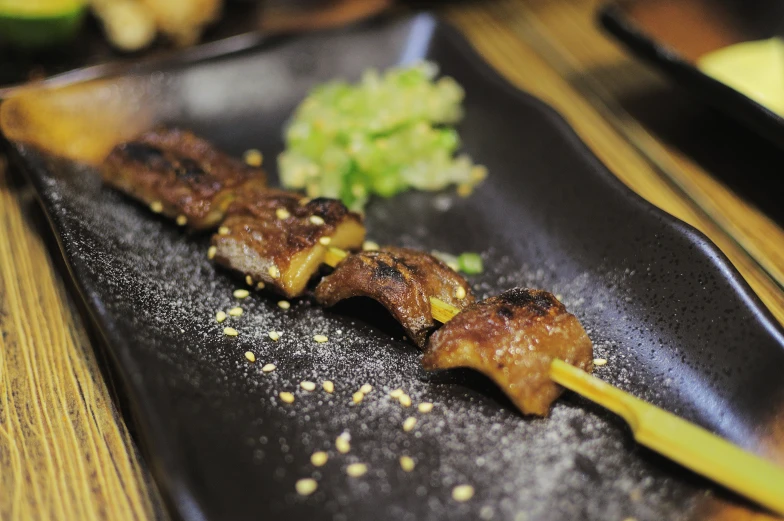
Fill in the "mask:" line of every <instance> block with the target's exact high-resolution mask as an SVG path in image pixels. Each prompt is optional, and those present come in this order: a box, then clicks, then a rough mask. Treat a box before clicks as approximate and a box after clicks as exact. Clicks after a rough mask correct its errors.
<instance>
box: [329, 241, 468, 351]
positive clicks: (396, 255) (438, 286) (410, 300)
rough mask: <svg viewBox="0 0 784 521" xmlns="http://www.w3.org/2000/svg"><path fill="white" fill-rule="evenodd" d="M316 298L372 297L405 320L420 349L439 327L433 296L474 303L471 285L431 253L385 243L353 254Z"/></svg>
mask: <svg viewBox="0 0 784 521" xmlns="http://www.w3.org/2000/svg"><path fill="white" fill-rule="evenodd" d="M315 295H316V301H317V302H318V303H319V304H321V305H323V306H327V307H329V306H334V305H335V304H337V303H338V302H340V301H341V300H344V299H347V298H351V297H358V296H362V297H370V298H372V299H373V300H376V301H378V302H379V303H380V304H382V305H383V306H384V307H385V308H387V310H389V312H390V313H392V315H393V316H394V317H395V318H396V319H397V321H398V322H400V323H401V324H402V326H403V328H404V329H405V330H406V333H407V334H408V336H409V337H410V338H411V339H412V340H413V341H414V343H415V344H417V345H418V346H419V347H420V348H422V347H424V345H425V342H426V341H427V335H428V333H430V332H431V331H432V330H433V329H435V327H436V322H435V320H433V315H432V313H431V311H430V297H435V298H437V299H440V300H442V301H444V302H446V303H447V304H449V305H452V306H455V307H456V308H458V309H463V308H465V307H466V306H468V305H469V304H471V303H473V302H474V295H473V293H472V292H471V286H469V284H468V282H466V280H465V279H464V278H463V277H461V276H460V275H459V274H458V273H456V272H455V271H453V270H452V269H451V268H449V267H448V266H447V265H446V264H444V263H443V262H441V261H440V260H438V259H436V258H435V257H433V256H432V255H429V254H427V253H424V252H421V251H416V250H410V249H406V248H393V247H385V248H382V249H381V250H378V251H364V252H359V253H354V254H350V255H349V256H348V257H346V259H345V260H343V262H341V263H340V264H338V266H337V268H335V271H334V272H333V273H332V274H330V275H327V276H326V277H324V278H323V279H322V280H321V282H319V284H318V286H316V292H315Z"/></svg>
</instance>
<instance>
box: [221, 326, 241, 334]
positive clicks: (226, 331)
mask: <svg viewBox="0 0 784 521" xmlns="http://www.w3.org/2000/svg"><path fill="white" fill-rule="evenodd" d="M223 334H224V335H226V336H237V335H239V333H238V332H237V330H236V329H234V328H233V327H224V328H223Z"/></svg>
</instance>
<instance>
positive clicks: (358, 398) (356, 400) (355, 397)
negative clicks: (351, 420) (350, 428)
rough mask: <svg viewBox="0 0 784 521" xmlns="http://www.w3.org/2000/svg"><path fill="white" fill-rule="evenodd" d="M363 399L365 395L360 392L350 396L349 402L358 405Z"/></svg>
mask: <svg viewBox="0 0 784 521" xmlns="http://www.w3.org/2000/svg"><path fill="white" fill-rule="evenodd" d="M364 399H365V393H363V392H360V391H357V392H355V393H354V394H353V395H351V401H352V402H354V403H360V402H361V401H362V400H364Z"/></svg>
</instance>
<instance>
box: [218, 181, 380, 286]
mask: <svg viewBox="0 0 784 521" xmlns="http://www.w3.org/2000/svg"><path fill="white" fill-rule="evenodd" d="M303 203H304V204H303ZM364 240H365V227H364V226H363V224H362V218H361V217H360V216H359V215H358V214H356V213H354V212H349V211H348V209H346V207H345V206H344V205H343V204H342V203H341V202H340V201H337V200H334V199H322V198H320V199H313V200H310V201H309V200H308V199H304V198H303V197H302V196H301V195H298V194H296V193H291V192H284V191H280V190H268V191H265V192H259V193H255V194H246V195H245V196H243V197H242V198H240V199H238V200H237V201H236V202H234V203H232V205H231V206H230V207H229V209H228V211H227V214H226V220H225V221H224V222H223V224H222V225H221V227H220V228H219V230H218V233H217V234H215V235H213V237H212V245H213V246H214V247H215V250H214V252H215V260H216V261H217V262H218V263H219V264H222V265H224V266H226V267H229V268H231V269H233V270H237V271H239V272H242V273H243V274H245V275H246V276H249V277H250V278H251V279H252V280H253V281H256V282H257V283H258V282H259V281H261V282H264V283H265V284H268V285H270V286H272V287H273V288H275V289H277V290H278V291H280V292H281V293H283V294H284V295H286V296H288V297H295V296H297V295H300V294H301V293H302V292H303V291H304V290H305V287H306V286H307V283H308V280H310V278H311V276H312V275H313V274H314V273H316V272H317V271H318V270H319V265H320V264H321V263H322V262H324V255H325V254H326V253H327V249H328V248H330V247H334V248H340V249H344V250H351V249H357V248H359V247H360V246H362V241H364Z"/></svg>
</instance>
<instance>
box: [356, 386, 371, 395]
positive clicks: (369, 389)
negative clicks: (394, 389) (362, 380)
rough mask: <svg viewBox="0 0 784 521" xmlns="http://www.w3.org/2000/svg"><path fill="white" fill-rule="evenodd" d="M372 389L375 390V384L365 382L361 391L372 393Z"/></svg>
mask: <svg viewBox="0 0 784 521" xmlns="http://www.w3.org/2000/svg"><path fill="white" fill-rule="evenodd" d="M372 390H373V386H371V385H370V384H364V385H363V386H362V387H360V388H359V391H360V392H361V393H365V394H368V393H370V391H372Z"/></svg>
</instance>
